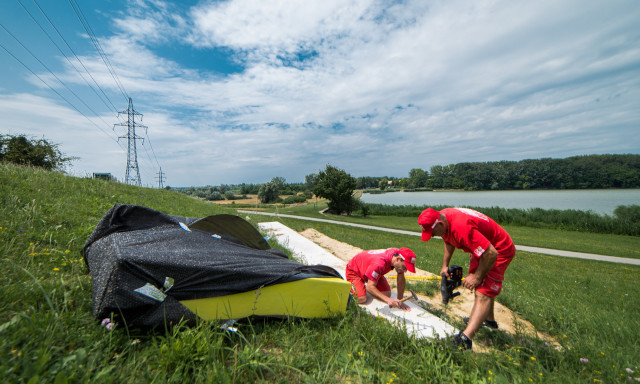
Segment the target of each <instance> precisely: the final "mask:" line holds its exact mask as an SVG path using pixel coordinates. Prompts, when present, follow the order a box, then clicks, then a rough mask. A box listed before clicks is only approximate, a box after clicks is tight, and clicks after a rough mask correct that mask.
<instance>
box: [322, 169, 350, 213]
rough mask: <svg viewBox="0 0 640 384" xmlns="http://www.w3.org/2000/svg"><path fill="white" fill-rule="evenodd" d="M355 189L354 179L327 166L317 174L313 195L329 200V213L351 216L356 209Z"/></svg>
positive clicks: (339, 170)
mask: <svg viewBox="0 0 640 384" xmlns="http://www.w3.org/2000/svg"><path fill="white" fill-rule="evenodd" d="M355 189H356V179H355V178H354V177H352V176H351V175H350V174H348V173H347V172H345V171H343V170H342V169H338V168H336V167H333V166H331V165H327V168H326V169H325V170H324V171H320V172H319V173H318V177H317V179H316V186H315V188H314V189H313V193H315V195H316V196H318V197H322V198H326V199H328V200H329V203H328V208H329V211H330V212H332V213H336V214H341V213H343V212H345V213H346V214H348V215H349V214H351V212H353V211H354V210H355V209H356V207H357V200H356V199H355V198H354V197H353V191H354V190H355Z"/></svg>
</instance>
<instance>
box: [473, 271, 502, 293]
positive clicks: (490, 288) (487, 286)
mask: <svg viewBox="0 0 640 384" xmlns="http://www.w3.org/2000/svg"><path fill="white" fill-rule="evenodd" d="M476 291H478V292H480V293H482V294H483V295H485V296H489V297H496V296H498V295H499V294H500V291H502V281H497V280H493V279H492V278H490V277H489V276H485V277H484V280H482V283H480V285H478V286H477V287H476Z"/></svg>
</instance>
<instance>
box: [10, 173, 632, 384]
mask: <svg viewBox="0 0 640 384" xmlns="http://www.w3.org/2000/svg"><path fill="white" fill-rule="evenodd" d="M116 203H130V204H140V205H145V206H148V207H150V208H154V209H157V210H160V211H163V212H166V213H169V214H176V215H182V216H191V217H203V216H207V215H211V214H217V213H233V212H234V211H233V210H231V209H230V208H224V207H221V206H217V205H214V204H209V203H206V202H203V201H200V200H197V199H193V198H190V197H188V196H185V195H183V194H180V193H176V192H171V191H165V190H152V189H145V188H138V187H132V186H128V185H123V184H118V183H114V182H107V181H100V180H91V179H81V178H74V177H69V176H65V175H61V174H57V173H51V172H45V171H40V170H35V169H30V168H24V167H16V166H13V165H7V164H0V260H1V262H2V266H3V267H4V268H3V271H2V273H0V374H1V377H2V379H3V381H4V382H9V383H14V382H16V383H17V382H47V383H51V382H55V383H66V382H78V383H85V382H89V381H91V382H94V381H95V382H99V383H103V382H107V383H108V382H115V383H122V382H133V383H138V382H140V383H146V382H162V383H164V382H176V383H185V382H210V383H225V382H229V383H230V382H243V383H249V382H251V383H254V382H282V383H290V382H311V383H315V382H336V383H339V382H351V383H370V382H371V383H398V382H399V383H414V382H415V383H422V382H474V383H476V382H505V383H507V382H508V383H512V382H562V383H566V382H580V383H585V382H626V381H627V380H628V378H629V377H631V378H632V380H633V378H635V377H640V373H639V370H640V352H639V350H638V348H637V345H640V336H639V335H638V329H640V320H639V319H640V299H639V298H638V294H637V288H636V286H635V282H636V281H639V280H640V268H638V267H632V266H623V265H612V264H608V263H603V262H594V261H584V260H570V259H561V258H555V257H551V256H543V255H538V254H533V253H526V252H521V253H518V256H517V258H518V259H517V260H515V261H514V263H512V266H511V267H510V270H509V271H508V275H507V279H508V280H507V282H505V291H504V293H503V294H502V295H501V296H500V301H501V302H502V303H503V304H506V305H508V306H509V307H510V308H511V309H513V310H516V311H517V312H518V313H519V314H521V315H522V316H523V317H525V318H526V319H528V320H529V321H531V322H532V323H533V324H534V325H536V326H537V327H538V328H539V329H542V330H545V331H546V332H548V333H549V334H551V335H553V336H554V337H555V338H556V339H557V340H558V342H559V343H560V344H561V345H562V350H561V351H558V350H556V349H554V348H553V347H550V346H548V345H545V343H544V342H543V341H542V340H538V339H532V338H530V337H526V336H524V335H516V336H512V335H507V334H504V333H502V332H490V331H486V330H482V331H481V332H480V333H479V334H478V336H477V337H478V338H479V340H480V341H482V342H484V343H485V344H488V345H491V346H493V348H492V352H490V353H487V354H472V353H460V352H457V351H455V350H453V349H452V348H451V347H450V346H449V345H448V343H447V342H445V341H443V342H439V341H438V342H429V341H426V340H414V339H411V338H409V337H407V335H406V334H405V333H404V332H403V331H402V330H398V329H396V328H394V327H390V326H389V325H388V324H386V323H385V322H384V321H383V320H381V319H378V318H374V317H371V316H369V315H367V314H366V313H365V312H364V311H362V310H360V309H359V308H358V307H357V306H356V305H351V306H350V307H349V309H348V311H347V314H346V316H343V317H338V318H332V319H324V320H299V319H298V320H267V321H264V320H255V319H254V320H252V321H245V322H242V323H240V324H239V325H238V332H237V333H233V332H227V331H225V330H222V329H220V327H219V324H216V323H214V322H202V323H200V324H198V325H197V326H195V327H191V328H187V327H185V326H182V325H178V326H175V327H173V328H170V329H156V330H155V331H152V332H141V331H139V330H135V329H127V328H126V327H125V326H122V325H117V326H116V327H115V328H113V329H112V330H108V329H107V328H105V327H104V326H101V325H100V320H102V319H95V318H93V316H92V314H91V310H92V298H91V278H90V276H89V275H88V272H87V268H86V266H85V265H84V262H83V260H82V257H81V255H80V250H81V248H82V246H83V244H84V242H85V240H86V239H87V237H88V236H89V234H90V233H91V232H92V230H93V228H94V226H95V225H96V224H97V222H98V220H99V219H100V218H101V217H102V215H103V214H104V213H105V212H106V211H107V210H108V209H109V208H110V207H111V206H113V204H116ZM259 220H272V219H270V218H259V217H257V216H256V217H251V222H256V221H259ZM374 220H379V218H374ZM286 224H287V225H290V226H292V227H294V228H296V229H301V228H303V227H305V226H314V227H317V228H318V230H320V231H322V232H325V233H327V234H328V235H330V236H332V237H336V238H338V239H340V240H343V241H349V242H352V243H354V244H355V245H357V246H363V244H371V241H372V240H373V239H375V245H376V246H391V245H395V244H397V242H399V241H405V238H402V237H398V236H395V237H394V236H392V235H389V237H386V235H384V236H383V235H381V234H379V233H377V232H375V233H372V232H370V231H367V230H364V229H359V228H340V229H336V228H335V226H333V227H332V226H331V225H330V224H325V223H309V222H302V221H297V220H288V221H287V223H286ZM603 239H604V238H603ZM406 241H416V239H412V240H409V239H406ZM410 246H411V247H414V246H415V247H417V246H419V244H418V243H412V244H411V245H410ZM438 252H439V251H438V250H435V249H434V250H431V248H428V249H427V254H428V255H432V256H433V258H435V260H437V254H438ZM631 371H633V372H631Z"/></svg>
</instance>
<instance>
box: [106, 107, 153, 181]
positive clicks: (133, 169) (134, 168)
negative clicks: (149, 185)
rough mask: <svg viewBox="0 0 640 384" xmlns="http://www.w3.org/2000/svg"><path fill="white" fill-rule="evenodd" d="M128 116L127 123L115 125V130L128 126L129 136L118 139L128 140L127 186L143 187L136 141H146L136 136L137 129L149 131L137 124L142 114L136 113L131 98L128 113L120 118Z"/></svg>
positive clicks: (125, 177)
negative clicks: (138, 117)
mask: <svg viewBox="0 0 640 384" xmlns="http://www.w3.org/2000/svg"><path fill="white" fill-rule="evenodd" d="M124 114H126V115H127V122H126V123H120V124H114V125H113V126H114V129H115V126H116V125H122V126H125V125H126V126H127V135H126V136H120V137H118V141H120V139H127V144H128V145H127V171H126V172H125V176H124V182H125V183H127V184H132V185H137V186H139V187H140V186H142V183H141V182H140V169H139V168H138V153H137V151H136V140H143V141H144V139H143V138H142V137H140V136H136V127H140V128H144V129H145V130H146V129H147V127H146V126H144V125H142V124H137V123H136V121H135V119H136V116H140V120H142V113H138V112H136V110H135V109H133V102H132V101H131V98H129V107H128V108H127V110H126V111H122V112H118V116H120V115H124Z"/></svg>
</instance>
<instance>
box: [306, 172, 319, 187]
mask: <svg viewBox="0 0 640 384" xmlns="http://www.w3.org/2000/svg"><path fill="white" fill-rule="evenodd" d="M317 178H318V174H317V173H312V174H310V175H307V176H305V177H304V183H305V186H306V187H307V189H308V190H309V191H313V188H315V186H316V180H317Z"/></svg>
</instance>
